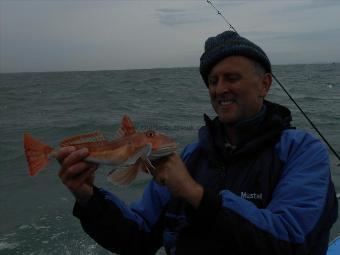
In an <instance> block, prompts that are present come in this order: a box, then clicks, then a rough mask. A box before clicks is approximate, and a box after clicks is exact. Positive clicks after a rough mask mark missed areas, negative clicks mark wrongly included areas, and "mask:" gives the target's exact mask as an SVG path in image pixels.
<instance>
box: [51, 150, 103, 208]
mask: <svg viewBox="0 0 340 255" xmlns="http://www.w3.org/2000/svg"><path fill="white" fill-rule="evenodd" d="M88 154H89V151H88V149H86V148H82V149H79V150H76V148H75V147H72V146H70V147H64V148H61V149H60V150H59V152H58V153H57V155H56V158H57V160H58V161H59V163H60V165H61V168H60V170H59V173H58V175H59V178H60V179H61V181H62V183H63V184H64V185H65V186H66V187H67V188H68V189H69V190H70V191H71V192H72V194H73V195H74V196H75V198H76V199H77V201H78V202H79V203H80V204H82V205H85V204H86V203H87V201H88V200H89V199H90V198H91V197H92V195H93V181H94V172H95V171H96V170H97V167H98V166H97V165H95V164H91V163H88V162H85V161H84V159H85V158H86V157H87V156H88Z"/></svg>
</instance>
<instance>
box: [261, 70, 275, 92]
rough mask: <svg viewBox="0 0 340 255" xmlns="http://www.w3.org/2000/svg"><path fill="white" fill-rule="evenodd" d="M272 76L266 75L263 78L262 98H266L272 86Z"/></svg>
mask: <svg viewBox="0 0 340 255" xmlns="http://www.w3.org/2000/svg"><path fill="white" fill-rule="evenodd" d="M272 81H273V78H272V75H271V74H270V73H265V74H264V75H263V76H262V78H261V88H260V97H265V96H266V95H267V94H268V91H269V89H270V86H271V85H272Z"/></svg>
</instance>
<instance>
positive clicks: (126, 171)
mask: <svg viewBox="0 0 340 255" xmlns="http://www.w3.org/2000/svg"><path fill="white" fill-rule="evenodd" d="M23 140H24V151H25V157H26V161H27V163H28V169H29V175H30V176H35V175H36V174H38V173H39V172H40V171H42V170H43V169H45V168H46V167H47V165H48V164H49V163H50V162H51V160H53V159H55V158H56V155H57V153H58V151H59V150H60V149H61V148H63V147H67V146H74V147H75V148H76V149H81V148H87V149H88V150H89V155H88V156H87V157H86V158H85V159H84V161H86V162H90V163H95V164H98V165H110V166H112V167H113V170H112V171H110V172H109V173H108V176H107V177H108V180H109V181H110V182H113V183H117V184H121V185H128V184H130V183H131V182H132V181H133V180H134V179H135V178H136V176H137V174H138V172H140V171H141V172H146V173H149V174H153V171H154V170H155V167H154V165H153V163H152V162H154V161H155V160H159V159H161V158H163V157H166V156H169V155H171V154H173V153H175V152H176V150H177V147H178V144H177V143H176V141H175V140H174V139H172V138H171V137H169V136H167V135H165V134H163V133H160V132H157V131H154V130H152V129H148V130H145V131H142V132H139V131H137V130H136V129H135V127H134V124H133V122H132V121H131V119H130V118H129V116H127V115H124V116H123V118H122V120H121V124H120V127H119V129H118V131H117V132H116V135H115V137H114V138H113V139H112V140H107V139H106V138H105V137H104V135H103V134H102V133H101V132H100V131H95V132H91V133H84V134H80V135H75V136H71V137H67V138H64V139H62V140H61V141H60V143H59V147H58V148H52V147H50V146H49V145H47V144H44V143H43V142H41V141H40V140H38V139H36V138H33V136H32V135H31V134H29V133H24V138H23ZM118 169H120V171H118Z"/></svg>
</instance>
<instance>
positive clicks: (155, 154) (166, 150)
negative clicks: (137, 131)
mask: <svg viewBox="0 0 340 255" xmlns="http://www.w3.org/2000/svg"><path fill="white" fill-rule="evenodd" d="M174 152H176V147H174V146H168V147H163V148H160V149H158V150H156V151H152V152H151V154H150V160H151V161H152V160H157V159H160V158H163V157H165V156H169V155H171V154H172V153H174Z"/></svg>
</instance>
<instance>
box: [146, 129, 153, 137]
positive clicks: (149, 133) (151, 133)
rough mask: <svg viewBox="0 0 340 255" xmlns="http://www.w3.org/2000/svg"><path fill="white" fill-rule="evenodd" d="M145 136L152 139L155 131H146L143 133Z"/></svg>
mask: <svg viewBox="0 0 340 255" xmlns="http://www.w3.org/2000/svg"><path fill="white" fill-rule="evenodd" d="M145 135H146V136H147V137H153V136H155V131H153V130H148V131H146V132H145Z"/></svg>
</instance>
